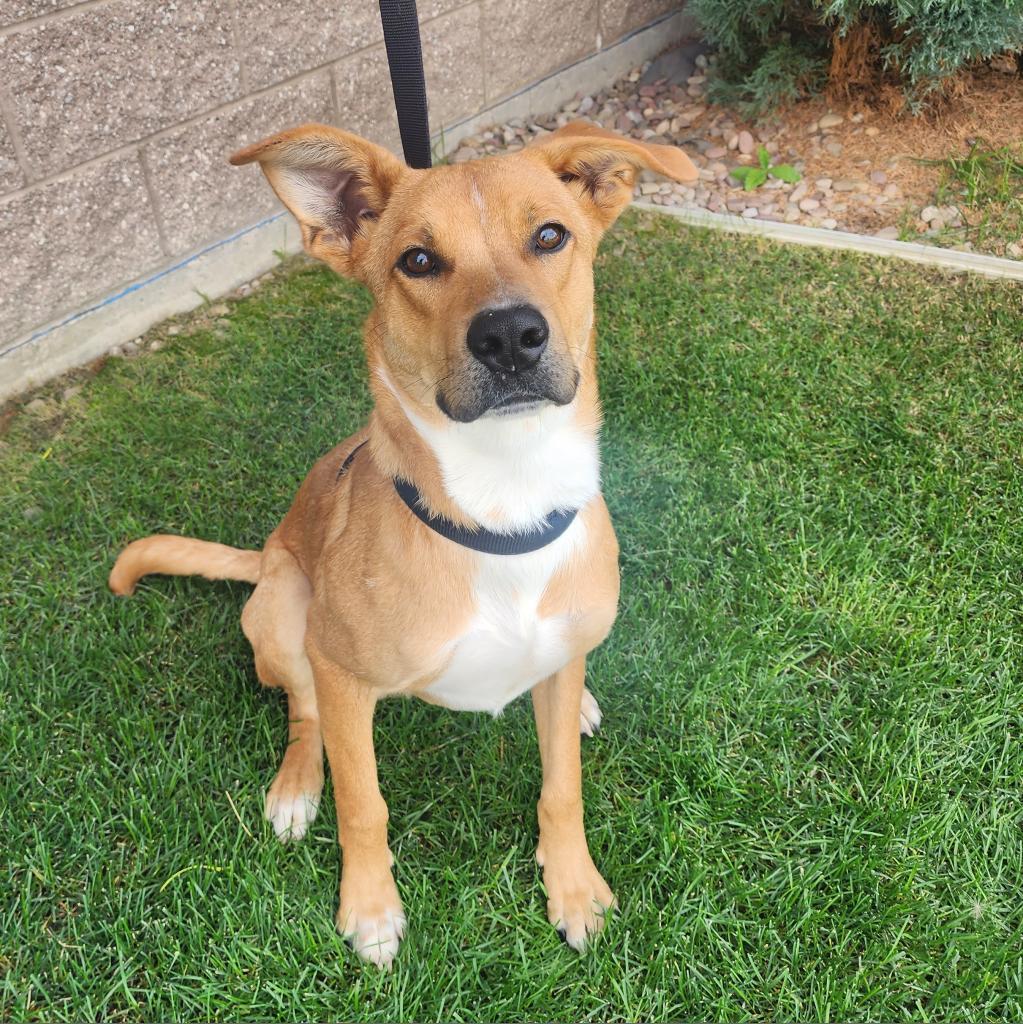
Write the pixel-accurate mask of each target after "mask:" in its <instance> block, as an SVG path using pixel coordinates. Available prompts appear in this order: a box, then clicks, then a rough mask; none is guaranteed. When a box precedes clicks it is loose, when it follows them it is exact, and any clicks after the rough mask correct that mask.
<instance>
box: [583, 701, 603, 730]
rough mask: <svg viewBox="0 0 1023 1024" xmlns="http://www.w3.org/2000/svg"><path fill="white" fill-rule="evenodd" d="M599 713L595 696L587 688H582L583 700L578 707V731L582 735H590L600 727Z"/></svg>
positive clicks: (601, 716)
mask: <svg viewBox="0 0 1023 1024" xmlns="http://www.w3.org/2000/svg"><path fill="white" fill-rule="evenodd" d="M603 717H604V716H603V715H602V714H601V713H600V705H599V704H598V703H597V698H596V697H594V696H593V694H592V693H590V691H589V690H583V702H582V706H581V707H580V709H579V731H580V732H581V733H582V734H583V735H584V736H592V735H593V734H594V733H595V732H596V731H597V730H598V729H599V728H600V720H601V718H603Z"/></svg>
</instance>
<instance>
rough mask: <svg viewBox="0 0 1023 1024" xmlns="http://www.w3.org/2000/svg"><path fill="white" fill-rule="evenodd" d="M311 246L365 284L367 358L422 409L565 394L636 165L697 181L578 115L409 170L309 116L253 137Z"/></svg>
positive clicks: (586, 341)
mask: <svg viewBox="0 0 1023 1024" xmlns="http://www.w3.org/2000/svg"><path fill="white" fill-rule="evenodd" d="M252 161H259V163H260V165H261V166H262V168H263V171H264V173H265V174H266V176H267V178H268V179H269V181H270V184H271V185H272V186H273V188H274V191H275V192H276V193H277V195H278V196H279V197H280V199H281V200H282V201H283V202H284V204H285V205H286V206H287V207H288V209H289V210H290V211H291V212H292V213H293V214H294V215H295V217H296V218H297V219H298V222H299V224H300V225H301V228H302V238H303V241H304V243H305V248H306V251H307V252H308V253H309V254H310V255H312V256H315V257H316V258H318V259H321V260H323V261H324V262H325V263H327V264H328V265H329V266H331V267H333V268H334V270H336V271H338V273H341V274H344V275H347V276H351V277H355V278H357V279H358V280H360V281H362V282H363V283H365V284H366V285H367V287H369V289H370V290H371V291H372V293H373V295H374V298H375V299H376V307H377V308H376V313H375V316H374V320H373V322H372V324H371V330H370V331H369V332H368V335H367V341H368V344H369V346H370V353H369V355H370V362H371V365H375V366H380V367H382V368H383V369H385V370H386V372H387V376H388V379H389V380H391V381H393V382H394V383H395V386H397V387H399V388H401V390H402V392H403V395H402V397H403V399H404V400H407V401H410V402H412V403H413V404H414V405H415V407H416V408H417V411H419V412H420V413H421V414H424V415H426V416H428V417H431V418H432V417H440V416H444V417H447V418H448V419H449V420H456V421H460V422H469V421H472V420H476V419H478V418H479V417H481V416H484V415H487V414H492V415H501V414H505V415H507V414H511V413H518V414H526V413H530V412H533V411H536V410H538V409H540V408H542V407H543V406H544V405H546V404H548V403H554V404H556V405H567V404H568V403H570V402H571V401H572V400H573V398H574V397H575V394H576V389H577V387H578V384H579V378H580V372H581V370H582V368H583V367H584V365H585V364H586V361H587V355H588V354H589V346H590V333H591V328H592V326H593V324H592V321H593V273H592V268H593V259H594V256H595V254H596V250H597V244H598V242H599V241H600V237H601V235H603V233H604V231H605V230H607V228H608V227H610V225H611V224H612V223H613V222H614V220H615V219H616V218H617V216H618V214H619V213H620V212H621V211H622V209H624V207H625V206H626V205H627V203H628V202H629V199H630V197H631V194H632V187H633V183H634V180H635V176H636V173H637V171H639V170H641V169H644V168H645V169H649V170H652V171H655V172H658V173H660V174H662V175H664V176H666V177H668V178H672V179H674V180H675V181H691V180H693V179H694V178H695V177H696V169H695V167H694V166H693V164H692V163H691V162H690V160H689V158H688V157H687V156H686V155H685V154H684V153H683V152H682V151H681V150H679V149H675V148H673V147H669V146H661V145H648V144H646V143H642V142H637V141H635V140H632V139H626V138H623V137H621V136H618V135H615V134H613V133H612V132H607V131H603V130H602V129H599V128H596V127H594V126H592V125H589V124H585V123H576V124H571V125H568V126H567V127H565V128H562V129H560V130H559V131H557V132H554V133H552V134H551V135H548V136H546V137H544V138H543V139H542V140H540V141H539V142H537V143H536V144H534V145H532V146H530V147H528V148H527V149H524V150H521V151H519V152H517V153H512V154H508V155H505V156H500V157H491V158H488V159H485V160H479V161H471V162H469V163H464V164H459V165H453V166H439V167H435V168H432V169H430V170H412V169H411V168H409V167H407V166H406V165H405V164H404V163H402V162H401V161H400V160H398V159H397V158H396V157H395V156H393V155H392V154H391V153H389V152H388V151H387V150H385V149H383V148H381V147H380V146H377V145H374V144H373V143H371V142H368V141H366V140H365V139H361V138H359V137H358V136H355V135H351V134H349V133H347V132H343V131H339V130H338V129H336V128H330V127H327V126H324V125H315V124H311V125H304V126H303V127H301V128H296V129H294V130H292V131H288V132H284V133H283V134H281V135H276V136H274V137H273V138H270V139H266V140H264V141H263V142H259V143H256V144H255V145H253V146H249V147H248V148H247V149H244V150H242V151H241V152H239V153H236V154H235V155H234V156H232V157H231V162H232V163H234V164H245V163H251V162H252Z"/></svg>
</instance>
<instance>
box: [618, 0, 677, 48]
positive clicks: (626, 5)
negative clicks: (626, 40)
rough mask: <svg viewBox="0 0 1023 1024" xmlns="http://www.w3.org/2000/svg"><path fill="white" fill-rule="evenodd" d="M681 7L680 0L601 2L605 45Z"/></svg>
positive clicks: (619, 0)
mask: <svg viewBox="0 0 1023 1024" xmlns="http://www.w3.org/2000/svg"><path fill="white" fill-rule="evenodd" d="M681 6H682V4H681V3H679V2H678V0H600V32H601V36H602V37H603V38H602V42H603V45H604V46H607V45H608V43H613V42H614V41H615V40H616V39H621V37H622V36H624V35H628V33H630V32H635V31H636V29H638V28H642V27H643V26H644V25H649V24H650V22H652V21H654V20H656V19H657V18H660V17H662V16H663V15H665V14H668V13H669V12H670V11H674V10H677V9H678V8H680V7H681ZM665 45H667V44H665Z"/></svg>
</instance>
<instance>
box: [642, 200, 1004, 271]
mask: <svg viewBox="0 0 1023 1024" xmlns="http://www.w3.org/2000/svg"><path fill="white" fill-rule="evenodd" d="M632 205H633V208H634V209H637V210H644V211H646V212H649V213H660V214H665V215H667V216H669V217H674V218H675V219H676V220H679V221H681V222H682V223H683V224H689V225H691V226H692V227H699V228H711V229H713V230H715V231H731V232H734V233H736V234H743V235H759V236H761V237H762V238H770V239H773V240H774V241H776V242H789V243H791V244H793V245H813V246H817V247H818V248H820V249H845V250H848V251H850V252H862V253H867V254H869V255H871V256H885V257H889V258H894V259H900V260H909V261H910V262H912V263H924V264H927V265H929V266H932V267H942V268H944V269H945V270H950V271H953V272H956V273H963V272H968V273H972V274H982V275H984V276H985V277H1000V278H1006V279H1008V280H1015V281H1023V261H1019V260H1004V259H1001V258H999V257H998V256H985V255H983V254H982V253H977V252H958V251H956V250H953V249H939V248H938V247H937V246H932V245H921V244H920V243H919V242H896V241H892V240H891V239H887V238H874V237H873V236H871V235H857V234H853V233H852V232H849V231H828V230H827V229H826V228H808V227H806V226H804V225H802V224H785V223H782V222H779V221H771V220H758V219H757V218H755V217H754V218H752V219H747V218H745V217H736V216H734V215H732V214H727V213H711V212H710V211H709V210H695V209H691V208H686V207H681V206H658V205H657V204H656V203H651V202H649V201H647V200H637V201H636V202H634V203H633V204H632Z"/></svg>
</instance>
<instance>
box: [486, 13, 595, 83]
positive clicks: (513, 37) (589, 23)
mask: <svg viewBox="0 0 1023 1024" xmlns="http://www.w3.org/2000/svg"><path fill="white" fill-rule="evenodd" d="M597 32H598V28H597V0H559V2H558V3H542V4H538V3H535V2H534V0H485V2H484V5H483V36H484V47H483V59H484V60H485V61H486V67H487V102H488V103H493V102H494V101H495V100H498V99H500V98H501V97H502V96H506V95H508V94H509V93H511V92H514V91H515V90H516V89H518V88H520V87H521V86H523V85H525V84H526V83H527V82H535V81H536V80H537V79H538V78H541V77H542V76H543V75H545V74H547V73H548V72H550V71H553V70H555V69H556V68H559V67H561V66H562V65H563V64H569V63H571V62H573V61H576V60H579V59H580V58H581V57H584V56H586V55H587V54H588V53H592V52H593V51H594V50H596V49H597Z"/></svg>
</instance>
